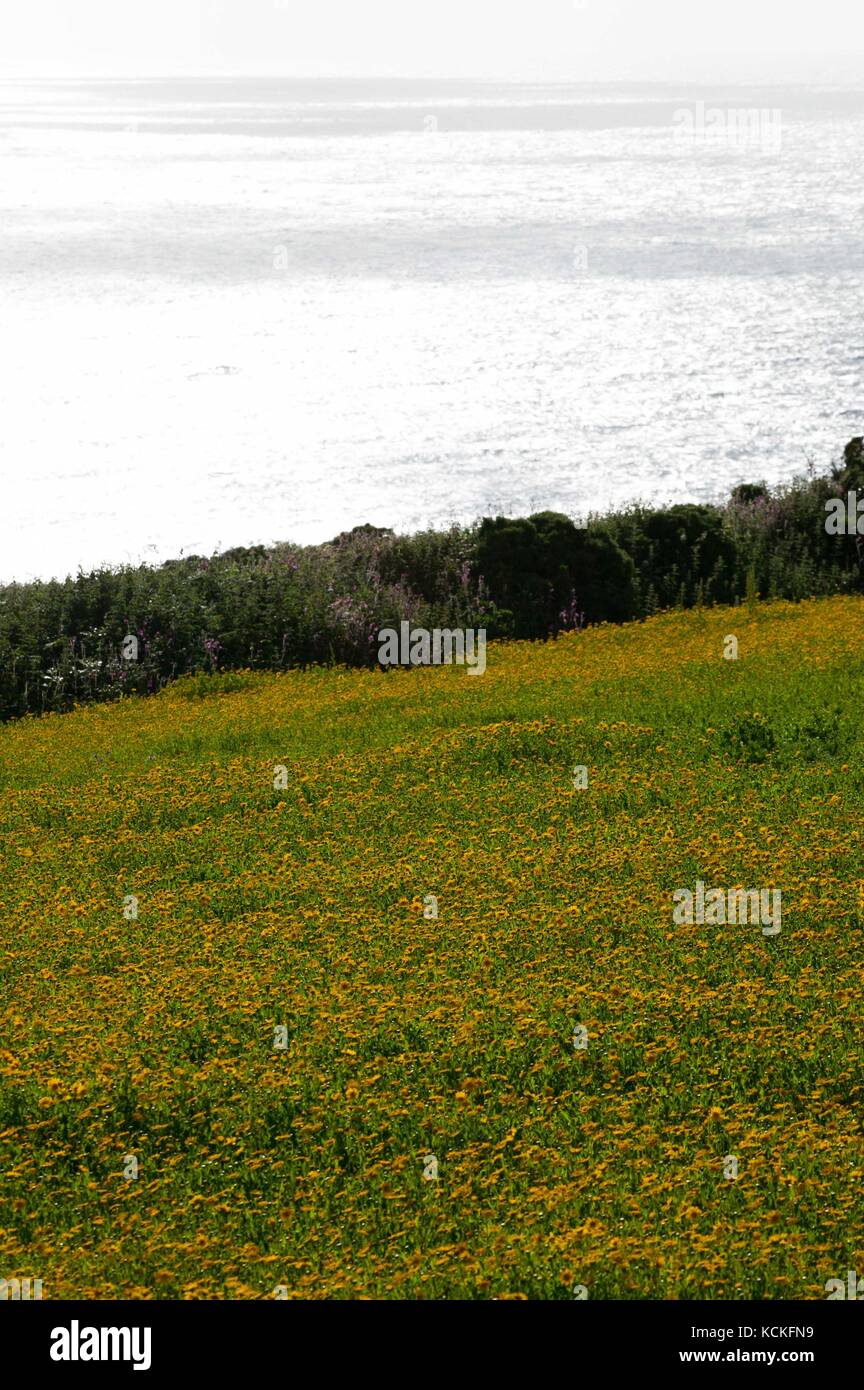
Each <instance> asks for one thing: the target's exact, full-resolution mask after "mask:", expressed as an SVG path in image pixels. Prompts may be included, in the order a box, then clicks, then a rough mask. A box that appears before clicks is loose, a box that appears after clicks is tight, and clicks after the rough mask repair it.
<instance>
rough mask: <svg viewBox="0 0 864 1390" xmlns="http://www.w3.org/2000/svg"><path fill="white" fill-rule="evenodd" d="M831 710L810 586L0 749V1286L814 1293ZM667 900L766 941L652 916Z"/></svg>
mask: <svg viewBox="0 0 864 1390" xmlns="http://www.w3.org/2000/svg"><path fill="white" fill-rule="evenodd" d="M730 634H734V635H735V636H736V637H737V639H738V646H739V653H738V659H737V660H726V659H724V639H725V638H726V637H727V636H728V635H730ZM862 707H864V599H861V598H858V597H852V596H845V597H836V598H828V599H822V600H818V601H807V602H803V603H800V604H795V605H793V604H787V603H780V602H778V603H772V604H764V605H763V604H756V603H753V604H751V605H750V607H749V608H748V607H746V606H744V607H739V608H734V609H728V608H727V609H699V608H696V609H693V610H691V611H688V612H686V613H685V612H677V613H674V612H673V613H669V614H665V615H661V616H658V617H653V618H650V619H648V620H647V621H644V622H638V623H632V624H629V625H626V626H621V627H611V626H597V627H593V628H588V629H586V630H584V631H581V632H575V633H570V634H566V635H563V636H561V637H560V638H559V639H558V640H557V641H555V642H548V643H529V642H525V643H513V644H507V643H501V644H494V643H493V644H491V645H490V647H489V652H488V667H487V671H486V673H485V675H484V676H482V677H478V678H470V677H468V676H467V673H466V671H465V670H464V669H460V668H434V669H433V668H430V669H423V670H391V671H389V672H382V671H370V670H356V671H347V670H344V669H323V668H315V669H309V670H306V671H288V672H285V673H282V674H264V673H254V674H253V673H250V672H238V673H235V674H230V675H223V676H218V675H217V676H212V677H198V678H187V679H185V680H183V681H180V682H177V683H176V684H173V685H171V686H168V687H167V688H166V689H165V690H164V691H162V692H161V693H159V694H158V695H155V696H153V697H152V698H150V699H145V698H137V697H136V698H129V699H123V700H120V701H119V702H117V703H114V704H109V705H88V706H86V707H80V708H78V709H76V710H74V711H73V712H72V713H69V714H56V715H48V716H46V717H45V718H42V719H34V718H29V717H28V718H26V719H24V720H21V721H19V722H17V723H11V724H8V725H6V726H4V727H2V728H0V923H2V940H0V1025H2V1042H0V1276H3V1277H6V1278H11V1277H13V1276H17V1277H32V1278H41V1279H42V1280H43V1284H44V1297H45V1298H46V1299H50V1298H68V1299H87V1298H145V1299H146V1298H180V1299H197V1298H217V1299H269V1298H273V1297H284V1296H287V1297H288V1298H295V1297H300V1298H310V1297H311V1298H316V1299H317V1298H346V1297H373V1298H441V1297H445V1298H482V1299H486V1298H493V1297H498V1298H544V1299H571V1298H574V1297H575V1298H578V1297H584V1296H587V1297H588V1298H590V1299H601V1298H614V1299H637V1298H664V1299H668V1298H677V1299H685V1298H696V1299H709V1298H710V1299H720V1298H732V1299H739V1298H751V1297H752V1298H762V1299H784V1298H805V1299H808V1298H824V1297H825V1291H824V1286H825V1282H826V1280H828V1279H831V1278H833V1277H839V1278H845V1275H846V1271H847V1270H849V1269H859V1270H860V1269H864V1145H862V1117H864V1049H862V1036H861V997H862V962H864V950H862V946H864V932H862V928H864V888H862V884H864V872H862V866H864V860H862V816H861V806H862V796H864V761H862V751H864V734H862V719H861V711H862ZM280 766H283V767H284V768H285V769H286V770H287V776H286V777H284V778H282V779H281V780H283V781H285V782H286V783H287V785H285V786H284V788H283V787H281V786H277V785H274V781H277V782H278V781H279V780H280V779H279V778H278V776H276V769H277V768H278V767H280ZM577 766H584V767H586V768H587V773H588V785H587V788H585V789H582V790H580V789H577V787H576V786H575V785H574V768H576V767H577ZM699 880H702V881H704V882H705V883H706V884H707V885H709V886H714V885H719V886H722V887H724V888H732V887H735V886H741V887H744V888H748V889H749V888H756V887H758V888H776V889H780V890H781V891H782V904H783V912H782V932H781V933H780V934H779V935H777V936H776V937H773V938H771V937H767V936H765V935H763V933H762V932H761V931H760V928H759V926H758V924H757V925H748V924H742V925H728V924H727V925H693V926H687V925H676V924H675V923H674V922H673V919H672V901H673V899H672V895H673V893H674V892H675V891H676V890H678V889H681V888H685V887H690V888H692V887H693V885H694V884H695V883H696V882H697V881H699ZM133 898H134V899H135V904H134V905H133V904H132V901H131V900H132V899H133ZM433 899H434V900H435V901H433ZM436 903H437V916H436V915H435V913H436ZM136 909H137V916H134V915H132V916H130V915H129V914H130V913H131V912H133V911H134V910H136ZM280 1030H281V1031H280ZM730 1158H734V1159H736V1164H735V1165H732V1166H733V1167H734V1168H736V1169H737V1177H730V1176H728V1173H729V1171H730V1164H729V1162H728V1160H729V1159H730ZM136 1173H137V1176H136Z"/></svg>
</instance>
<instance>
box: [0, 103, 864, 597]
mask: <svg viewBox="0 0 864 1390" xmlns="http://www.w3.org/2000/svg"><path fill="white" fill-rule="evenodd" d="M862 229H864V84H862V85H861V86H860V87H858V88H853V87H850V86H832V85H822V86H800V85H799V86H782V85H781V86H773V87H768V86H756V85H747V86H740V85H739V86H722V85H718V86H713V87H711V86H704V85H702V86H700V85H690V86H688V85H686V84H679V85H675V86H667V85H660V84H652V85H636V84H627V85H585V84H581V85H573V86H568V85H560V84H559V85H545V84H542V83H535V84H530V85H529V84H495V83H468V82H444V81H437V82H436V81H431V80H428V81H424V82H399V81H395V80H387V81H383V80H382V81H378V82H373V81H359V80H358V81H353V82H352V81H343V80H339V81H336V80H328V81H324V80H321V81H316V80H304V81H300V80H293V79H286V78H250V77H242V78H241V77H238V78H227V77H222V78H188V79H183V78H178V77H172V78H170V79H164V80H155V79H152V78H151V79H147V80H137V81H132V80H124V81H109V80H83V79H81V80H75V81H72V80H65V81H59V80H50V81H48V80H46V81H41V82H40V81H36V80H34V79H23V78H19V79H16V80H9V81H5V82H3V83H2V85H0V359H2V369H0V581H3V582H7V581H11V580H18V581H24V580H27V579H31V578H37V577H41V578H50V577H61V578H62V577H64V576H65V575H67V574H70V573H71V574H74V573H76V572H78V571H79V570H80V569H83V570H89V569H92V568H94V567H96V566H100V565H119V564H128V563H138V562H141V561H145V562H148V563H155V562H157V561H160V560H164V559H169V558H172V557H176V556H180V555H189V554H209V553H212V552H214V551H216V550H226V549H228V548H230V547H232V546H237V545H250V544H255V543H269V542H274V541H295V542H302V543H309V542H318V541H324V540H328V539H330V538H332V537H334V536H335V535H337V534H338V533H339V532H341V531H344V530H348V529H350V528H351V527H353V526H356V525H358V524H361V523H364V522H370V523H373V524H374V525H377V526H390V527H393V528H395V529H397V530H400V531H415V530H419V529H422V528H425V527H432V526H434V527H441V526H445V525H448V524H450V523H451V522H471V521H474V520H476V519H477V518H479V517H481V516H484V515H496V514H507V515H528V514H530V513H531V512H533V511H538V510H545V509H554V510H557V511H561V512H565V513H567V514H568V515H570V516H573V517H574V518H575V519H577V520H581V519H584V518H585V517H587V516H588V515H589V514H591V513H596V512H598V511H603V510H605V509H608V508H612V507H625V506H628V505H630V504H631V503H634V502H637V501H644V502H655V503H660V502H673V501H703V500H712V499H718V498H722V497H724V496H725V495H726V494H727V492H728V490H729V488H730V487H731V486H733V485H734V484H735V483H737V482H741V481H756V480H766V481H768V482H772V483H777V482H781V481H785V480H790V479H792V478H793V477H795V476H796V475H799V474H802V473H806V472H807V471H808V470H811V471H812V470H813V469H815V470H817V471H819V472H821V471H825V470H827V468H828V467H829V466H830V464H831V462H832V461H834V460H835V459H836V458H837V457H838V456H839V455H840V453H841V452H842V448H843V446H844V444H845V443H846V441H847V440H848V439H849V438H851V437H852V436H853V435H856V434H861V433H864V389H862V387H864V313H862V307H864V301H862V277H864V234H862Z"/></svg>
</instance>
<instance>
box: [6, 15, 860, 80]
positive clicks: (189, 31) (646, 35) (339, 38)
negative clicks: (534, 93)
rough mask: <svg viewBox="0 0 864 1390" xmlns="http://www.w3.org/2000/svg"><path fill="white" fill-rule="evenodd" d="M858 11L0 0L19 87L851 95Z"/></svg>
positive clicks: (9, 64)
mask: <svg viewBox="0 0 864 1390" xmlns="http://www.w3.org/2000/svg"><path fill="white" fill-rule="evenodd" d="M862 59H864V3H862V0H819V3H818V4H815V3H813V0H715V3H713V4H712V3H710V0H709V3H705V0H146V3H135V0H3V3H2V5H0V72H2V73H3V74H4V75H7V76H8V75H15V76H19V77H25V78H26V77H44V76H63V75H66V76H75V75H82V76H85V75H86V76H92V75H97V76H106V77H110V76H118V77H119V76H135V75H140V76H147V75H152V74H156V73H189V74H193V73H202V74H210V73H226V74H228V73H254V72H261V73H280V74H282V73H284V74H290V75H296V76H303V77H314V76H326V77H337V76H344V77H349V76H357V77H388V76H389V77H437V78H440V77H453V78H479V79H486V80H507V79H515V80H518V79H524V80H529V81H530V80H542V79H546V80H550V81H614V80H627V79H634V80H676V79H680V80H682V81H688V80H690V79H692V78H694V77H703V76H704V77H709V78H712V79H713V78H717V79H726V80H732V81H734V80H747V79H748V78H750V79H753V80H761V79H765V78H775V79H782V78H784V77H786V78H789V79H790V80H799V79H802V78H808V77H812V78H821V77H824V78H826V79H831V78H834V79H836V80H845V81H851V82H853V83H854V84H855V85H861V83H862V82H864V75H862V74H864V63H862Z"/></svg>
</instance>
